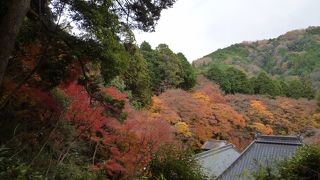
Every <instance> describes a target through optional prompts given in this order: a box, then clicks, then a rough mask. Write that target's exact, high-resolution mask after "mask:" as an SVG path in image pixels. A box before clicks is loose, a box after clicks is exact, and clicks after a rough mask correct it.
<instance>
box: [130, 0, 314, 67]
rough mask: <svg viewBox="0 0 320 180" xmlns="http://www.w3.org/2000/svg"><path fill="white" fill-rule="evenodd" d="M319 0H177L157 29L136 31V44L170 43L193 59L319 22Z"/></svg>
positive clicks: (155, 44)
mask: <svg viewBox="0 0 320 180" xmlns="http://www.w3.org/2000/svg"><path fill="white" fill-rule="evenodd" d="M318 7H320V1H319V0H201V1H199V0H178V1H177V3H176V4H175V5H174V6H173V8H171V9H168V10H164V11H163V12H162V14H161V15H162V16H161V19H160V21H159V23H158V25H157V27H156V32H153V33H145V32H141V31H135V32H134V33H135V35H136V40H137V43H139V44H140V43H141V42H142V41H144V40H145V41H148V42H149V43H150V44H151V45H152V46H153V47H156V46H157V45H158V44H160V43H165V44H168V45H169V47H170V48H171V49H172V50H173V51H175V52H182V53H183V54H185V55H186V57H187V58H188V60H189V61H190V62H191V61H193V60H195V59H197V58H200V57H202V56H204V55H206V54H208V53H211V52H212V51H214V50H216V49H218V48H224V47H227V46H229V45H231V44H234V43H239V42H242V41H254V40H260V39H269V38H275V37H277V36H279V35H281V34H284V33H285V32H287V31H290V30H294V29H302V28H307V27H308V26H317V25H320V18H319V17H320V11H319V9H318Z"/></svg>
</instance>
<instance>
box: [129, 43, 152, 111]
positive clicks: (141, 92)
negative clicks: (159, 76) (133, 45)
mask: <svg viewBox="0 0 320 180" xmlns="http://www.w3.org/2000/svg"><path fill="white" fill-rule="evenodd" d="M129 66H130V68H129V69H128V71H127V72H126V73H125V74H124V79H125V84H126V90H128V91H131V94H132V99H131V101H134V102H135V103H134V104H135V106H136V107H138V108H139V107H144V106H146V105H149V104H150V102H151V96H152V91H151V79H150V73H149V70H148V64H147V61H146V60H145V58H144V57H143V55H142V54H141V52H140V50H139V49H138V48H137V49H136V50H135V52H134V54H133V55H132V56H131V59H130V62H129Z"/></svg>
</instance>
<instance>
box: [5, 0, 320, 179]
mask: <svg viewBox="0 0 320 180" xmlns="http://www.w3.org/2000/svg"><path fill="white" fill-rule="evenodd" d="M174 3H175V0H152V1H151V0H147V1H141V0H131V1H127V0H94V1H87V0H85V1H78V0H68V1H65V0H44V1H38V0H23V1H18V0H13V1H1V2H0V27H1V29H0V39H1V42H0V87H1V88H0V127H1V128H0V135H1V136H0V179H191V180H193V179H194V180H198V179H205V176H204V174H203V172H202V171H200V168H199V166H198V164H197V163H196V161H195V159H194V153H195V152H198V151H200V147H201V145H202V143H203V142H205V141H206V140H208V139H211V138H214V139H224V140H227V141H228V142H231V143H233V144H235V146H236V147H237V148H238V149H239V150H242V149H243V148H244V147H245V146H246V145H247V144H248V143H249V142H250V141H251V140H252V139H253V137H254V134H255V133H256V132H261V133H264V134H284V135H285V134H294V133H298V132H304V131H307V130H309V129H313V130H314V128H320V114H319V111H317V105H320V103H319V102H320V96H318V98H319V101H318V103H317V101H315V100H313V98H314V97H315V90H314V87H316V86H317V79H316V78H318V77H316V74H317V71H318V70H317V68H318V67H317V66H318V63H319V62H318V61H316V60H317V59H316V57H319V54H318V51H317V49H316V47H318V43H319V38H318V35H319V29H318V28H309V29H308V30H305V31H297V32H294V33H293V35H291V36H290V33H289V34H287V35H284V36H283V37H280V38H278V39H276V40H269V41H265V42H264V43H263V42H256V43H247V44H240V45H235V46H231V47H230V48H229V50H228V48H227V49H224V50H219V51H217V52H215V53H213V54H212V55H209V56H208V57H207V58H209V59H210V58H211V57H212V58H213V62H217V63H218V65H217V66H216V63H213V64H214V65H213V66H210V67H209V66H202V65H199V66H198V65H197V67H198V69H194V68H193V67H192V65H191V64H190V63H189V62H188V60H187V59H186V57H185V56H184V55H183V53H178V52H173V51H172V50H171V49H170V48H169V46H168V45H166V44H159V45H158V46H157V47H155V48H151V46H150V44H149V43H147V42H143V43H142V44H141V45H138V44H137V43H136V41H135V37H134V35H133V32H132V30H133V29H139V30H142V31H147V32H148V31H154V28H155V25H156V24H157V21H158V20H159V18H160V15H161V11H162V10H164V9H167V8H170V7H172V6H173V4H174ZM291 34H292V33H291ZM289 37H292V39H290V38H289ZM285 39H287V40H286V41H285V42H286V43H282V42H283V41H284V40H285ZM272 43H275V44H277V43H278V44H277V45H274V46H272V47H274V48H272V47H271V45H270V44H272ZM280 44H282V46H280ZM269 46H270V47H269ZM280 47H282V48H280ZM268 48H270V53H271V54H270V55H269V56H267V54H268V52H269V49H268ZM271 50H272V52H271ZM251 52H252V53H253V54H255V56H253V55H250V53H251ZM254 52H255V53H254ZM263 53H266V57H265V56H260V54H263ZM217 54H218V55H217ZM274 54H276V55H279V58H280V57H281V58H280V59H272V58H271V57H273V56H272V55H274ZM255 57H256V58H255ZM289 57H290V58H289ZM215 58H217V60H215ZM268 58H271V59H272V60H270V59H268ZM308 58H309V59H308ZM314 58H315V59H314ZM305 59H306V60H307V61H304V60H305ZM278 60H279V62H278ZM269 61H270V62H269ZM280 61H281V62H280ZM262 62H264V63H265V64H263V63H262ZM309 62H312V63H313V64H312V63H311V64H308V65H307V66H306V68H300V67H304V66H301V63H309ZM237 63H238V64H237ZM260 63H262V64H260ZM268 63H271V65H268ZM272 63H273V64H272ZM279 63H280V64H281V67H283V68H280V66H279V68H280V69H279V68H275V67H278V64H279ZM299 63H300V64H299ZM225 64H227V66H225ZM284 64H286V65H287V66H285V65H284ZM230 65H232V67H230ZM251 67H255V68H251ZM199 69H200V70H201V71H203V74H204V75H205V76H206V77H207V78H209V79H210V80H213V81H214V82H212V81H210V80H208V79H207V78H206V77H205V76H203V75H198V76H196V72H197V71H199ZM239 69H241V70H239ZM262 69H264V70H265V71H266V72H268V73H269V74H271V75H274V77H272V76H270V75H269V74H267V73H264V72H262V73H260V74H259V75H255V74H256V72H260V71H261V70H262ZM253 75H255V76H253ZM295 75H299V76H300V75H301V77H300V78H298V79H293V80H291V79H290V78H289V76H290V77H291V76H295ZM275 77H276V78H275ZM278 77H279V79H277V78H278ZM282 77H284V79H281V78H282ZM287 77H288V79H289V80H287ZM310 78H311V79H310ZM312 82H313V83H314V86H313V85H312ZM220 88H221V89H220ZM253 94H255V95H253ZM261 94H263V95H267V96H262V95H261ZM284 96H287V97H284ZM289 97H292V98H289ZM293 98H295V99H293ZM299 98H300V99H299ZM314 131H315V132H317V131H318V130H314ZM310 141H313V139H312V138H310Z"/></svg>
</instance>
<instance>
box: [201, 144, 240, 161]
mask: <svg viewBox="0 0 320 180" xmlns="http://www.w3.org/2000/svg"><path fill="white" fill-rule="evenodd" d="M233 147H234V146H233V144H227V145H225V146H222V147H218V148H213V149H210V150H208V151H204V152H201V153H198V154H196V155H195V156H196V158H200V157H201V156H204V155H209V154H211V153H218V152H221V151H223V150H227V149H230V148H233Z"/></svg>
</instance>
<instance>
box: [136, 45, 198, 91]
mask: <svg viewBox="0 0 320 180" xmlns="http://www.w3.org/2000/svg"><path fill="white" fill-rule="evenodd" d="M140 49H141V52H142V54H143V57H144V58H145V59H146V60H147V62H148V67H149V69H150V71H149V72H150V78H151V84H152V91H153V92H155V93H156V94H159V93H161V92H163V91H164V90H166V89H170V88H182V89H185V90H187V89H190V88H192V87H193V86H194V85H195V72H194V70H193V68H192V66H191V64H190V63H189V62H188V60H187V59H186V57H185V56H184V55H183V54H182V53H178V54H175V53H173V52H172V50H171V49H170V48H169V47H168V45H166V44H160V45H159V46H158V47H157V48H156V49H155V50H153V49H152V48H151V46H150V44H149V43H147V42H143V43H142V44H141V46H140Z"/></svg>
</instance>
